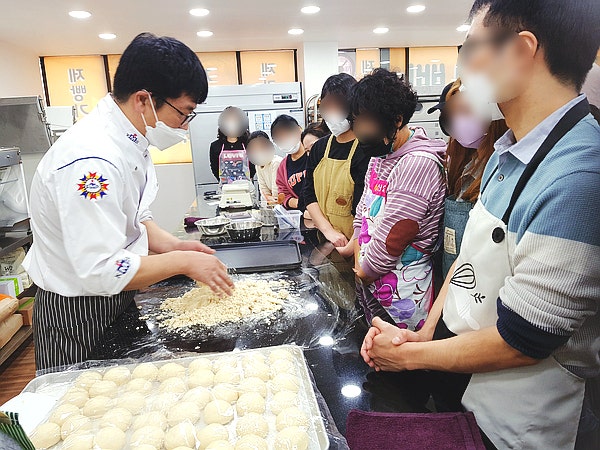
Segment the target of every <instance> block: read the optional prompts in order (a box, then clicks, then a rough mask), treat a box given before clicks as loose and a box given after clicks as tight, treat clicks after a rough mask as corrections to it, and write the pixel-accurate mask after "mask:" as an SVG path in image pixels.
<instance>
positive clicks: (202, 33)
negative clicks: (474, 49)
mask: <svg viewBox="0 0 600 450" xmlns="http://www.w3.org/2000/svg"><path fill="white" fill-rule="evenodd" d="M196 35H197V36H198V37H202V38H206V37H211V36H212V35H213V32H212V31H208V30H202V31H198V32H197V33H196Z"/></svg>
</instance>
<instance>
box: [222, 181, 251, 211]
mask: <svg viewBox="0 0 600 450" xmlns="http://www.w3.org/2000/svg"><path fill="white" fill-rule="evenodd" d="M253 206H254V201H253V200H252V194H251V193H250V186H249V183H248V182H243V183H231V184H225V185H223V186H222V187H221V201H220V202H219V208H221V209H248V208H252V207H253Z"/></svg>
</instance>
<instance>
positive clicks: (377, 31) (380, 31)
mask: <svg viewBox="0 0 600 450" xmlns="http://www.w3.org/2000/svg"><path fill="white" fill-rule="evenodd" d="M388 31H390V29H389V28H388V27H377V28H375V29H374V30H373V33H375V34H385V33H387V32H388Z"/></svg>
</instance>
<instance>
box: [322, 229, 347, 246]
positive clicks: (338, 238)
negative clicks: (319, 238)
mask: <svg viewBox="0 0 600 450" xmlns="http://www.w3.org/2000/svg"><path fill="white" fill-rule="evenodd" d="M323 234H324V235H325V238H326V239H327V240H328V241H329V242H331V243H332V244H333V245H334V246H335V247H345V246H346V245H348V239H347V238H346V236H344V234H343V233H340V232H339V231H336V230H335V229H333V228H332V229H331V230H327V231H325V232H324V233H323Z"/></svg>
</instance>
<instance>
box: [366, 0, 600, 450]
mask: <svg viewBox="0 0 600 450" xmlns="http://www.w3.org/2000/svg"><path fill="white" fill-rule="evenodd" d="M471 19H472V25H471V28H470V31H469V34H468V36H467V39H466V41H465V44H464V45H463V47H462V49H461V55H460V66H461V79H462V82H463V83H464V85H465V90H464V91H463V92H465V94H466V93H469V95H468V98H469V101H470V102H471V103H472V104H471V107H472V109H473V110H474V111H480V112H485V110H486V108H487V112H486V114H487V113H489V111H490V110H491V107H493V109H494V110H495V109H496V107H495V106H494V104H497V105H498V107H499V110H500V111H501V112H502V114H503V115H504V117H505V120H506V124H507V126H508V127H509V131H507V133H506V134H505V135H504V136H502V137H501V138H500V139H499V140H498V141H497V142H496V144H495V152H494V154H493V155H492V157H491V158H490V160H489V162H488V164H487V166H486V168H485V171H484V175H483V178H482V183H481V195H480V198H479V201H478V202H477V204H476V205H475V207H474V208H473V210H472V211H471V216H470V218H469V222H468V223H467V227H466V229H465V233H464V238H463V242H462V246H461V249H460V253H459V256H458V258H457V260H456V263H455V268H454V269H453V270H451V271H450V273H449V275H448V278H447V279H446V283H445V286H444V288H443V289H442V292H441V293H440V295H439V296H438V299H437V300H436V302H435V304H434V308H433V310H432V311H431V313H430V315H429V318H428V320H427V322H426V324H425V326H424V327H423V329H422V330H421V331H420V332H418V333H410V332H401V333H398V332H397V331H396V330H395V329H393V328H392V327H388V326H387V325H385V324H383V323H374V327H373V328H372V329H371V330H370V331H369V333H368V334H367V336H366V338H365V342H364V344H363V349H362V354H363V358H364V359H365V361H366V362H367V363H369V364H371V365H372V366H373V367H377V368H378V369H380V370H394V371H399V370H407V369H408V370H413V369H424V370H431V369H434V370H444V371H452V372H463V373H469V372H471V373H473V375H472V377H471V380H470V381H469V385H468V387H467V389H466V391H465V393H464V396H463V398H462V404H463V406H464V408H465V409H466V410H469V411H472V412H473V413H474V414H475V416H476V417H477V423H478V424H479V426H480V427H481V429H482V430H483V433H484V434H485V436H486V437H487V439H488V441H489V444H490V446H495V447H497V448H527V449H529V448H532V449H533V448H535V449H538V448H539V449H542V448H560V449H572V448H574V447H575V443H576V440H577V439H578V438H579V439H580V441H579V443H580V444H582V445H585V441H584V442H582V440H584V439H585V436H583V432H584V431H585V429H586V426H587V423H586V422H587V420H584V419H585V418H588V417H589V415H588V414H587V411H586V410H585V409H584V408H583V402H584V396H585V384H586V380H588V381H592V380H594V379H596V380H597V377H598V375H600V359H599V354H600V353H599V349H600V309H599V308H598V299H599V298H600V270H598V268H599V267H600V221H599V220H598V211H600V196H599V193H600V125H599V124H598V123H597V122H596V120H595V119H594V118H593V116H592V115H591V114H590V105H589V102H588V100H587V98H586V96H585V94H580V92H581V88H582V85H583V83H584V81H585V79H586V76H587V73H588V71H589V70H590V69H591V68H592V64H593V62H594V60H595V58H596V55H597V53H598V50H599V46H600V28H599V27H598V23H600V3H599V2H598V1H597V0H579V1H577V2H564V1H561V0H543V1H542V0H518V1H517V0H514V1H509V0H477V1H476V2H475V4H474V5H473V8H472V10H471ZM443 328H445V329H446V330H447V331H448V332H449V333H446V334H447V336H446V338H445V339H440V340H435V339H434V340H433V341H432V337H434V336H435V334H434V331H435V332H436V333H437V332H438V330H441V329H443ZM579 418H581V419H582V420H581V422H580V421H579V420H578V419H579ZM578 422H579V425H578ZM578 432H580V435H579V437H578ZM596 444H597V441H596ZM585 448H597V445H595V446H594V445H593V444H592V446H590V447H585Z"/></svg>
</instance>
